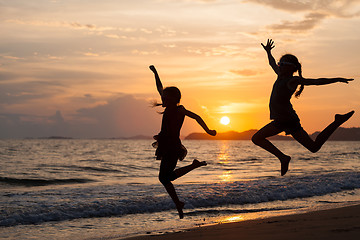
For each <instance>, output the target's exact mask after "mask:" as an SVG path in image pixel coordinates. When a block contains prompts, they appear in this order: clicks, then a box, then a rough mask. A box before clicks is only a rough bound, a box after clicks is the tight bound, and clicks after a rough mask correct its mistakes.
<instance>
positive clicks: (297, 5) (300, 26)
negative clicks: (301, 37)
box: [245, 0, 360, 32]
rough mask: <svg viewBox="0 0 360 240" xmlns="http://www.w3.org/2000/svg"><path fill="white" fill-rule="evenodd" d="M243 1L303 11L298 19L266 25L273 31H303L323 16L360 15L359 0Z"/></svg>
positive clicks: (314, 25)
mask: <svg viewBox="0 0 360 240" xmlns="http://www.w3.org/2000/svg"><path fill="white" fill-rule="evenodd" d="M245 2H251V3H257V4H262V5H265V6H270V7H272V8H274V9H277V10H283V11H287V12H291V13H294V12H304V13H305V15H304V18H303V19H302V20H299V21H288V20H284V21H282V22H281V23H279V24H273V25H270V26H268V28H269V29H271V30H275V31H292V32H304V31H308V30H312V29H314V28H315V27H316V26H318V25H319V24H321V22H322V20H323V19H325V18H331V17H333V18H353V17H358V16H360V1H359V0H315V1H303V0H296V1H289V0H247V1H245Z"/></svg>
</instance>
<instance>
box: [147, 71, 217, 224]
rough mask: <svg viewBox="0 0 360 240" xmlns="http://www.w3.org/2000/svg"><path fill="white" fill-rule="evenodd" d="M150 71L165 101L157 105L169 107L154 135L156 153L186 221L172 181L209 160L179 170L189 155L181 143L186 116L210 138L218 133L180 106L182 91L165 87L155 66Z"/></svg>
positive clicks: (162, 179) (165, 181) (168, 188)
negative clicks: (181, 132)
mask: <svg viewBox="0 0 360 240" xmlns="http://www.w3.org/2000/svg"><path fill="white" fill-rule="evenodd" d="M150 70H151V71H152V72H153V73H154V75H155V81H156V87H157V90H158V92H159V94H160V96H161V101H162V103H161V104H154V105H155V106H162V107H164V108H165V111H164V112H163V113H162V114H163V118H162V123H161V131H160V133H159V134H158V135H156V136H154V138H155V140H156V142H155V143H154V144H153V146H154V147H156V148H157V149H156V152H155V155H156V158H157V159H158V160H161V163H160V172H159V180H160V182H161V183H162V184H163V185H164V187H165V189H166V191H167V192H168V194H169V195H170V197H171V199H172V200H173V201H174V203H175V205H176V209H177V210H178V212H179V217H180V218H183V217H184V214H183V208H184V202H182V201H180V200H179V198H178V196H177V194H176V191H175V188H174V185H173V184H172V183H171V182H172V181H174V180H175V179H177V178H179V177H181V176H183V175H185V174H187V173H188V172H190V171H192V170H194V169H195V168H198V167H201V166H205V165H206V164H207V163H206V162H205V161H202V162H200V161H198V160H196V159H194V161H193V162H192V164H190V165H188V166H185V167H181V168H178V169H176V170H175V167H176V164H177V161H178V160H183V159H184V158H185V156H186V153H187V151H186V148H185V147H184V146H183V145H182V144H181V141H180V129H181V127H182V124H183V122H184V118H185V116H188V117H190V118H193V119H195V120H196V121H197V122H198V123H199V124H200V126H201V127H202V128H203V129H204V130H205V131H206V132H207V133H208V134H209V135H212V136H215V135H216V131H215V130H210V129H209V128H208V127H207V125H206V124H205V122H204V121H203V119H202V118H201V117H200V116H199V115H197V114H195V113H193V112H190V111H188V110H186V109H185V107H184V106H182V105H179V103H180V99H181V93H180V90H179V89H178V88H177V87H166V88H163V86H162V83H161V81H160V77H159V74H158V73H157V71H156V69H155V67H154V66H152V65H151V66H150Z"/></svg>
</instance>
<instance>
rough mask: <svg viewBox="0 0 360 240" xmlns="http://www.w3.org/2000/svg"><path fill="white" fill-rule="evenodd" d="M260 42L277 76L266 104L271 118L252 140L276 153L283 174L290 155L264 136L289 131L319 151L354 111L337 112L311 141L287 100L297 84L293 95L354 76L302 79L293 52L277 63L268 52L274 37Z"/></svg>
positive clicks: (287, 132) (346, 80)
mask: <svg viewBox="0 0 360 240" xmlns="http://www.w3.org/2000/svg"><path fill="white" fill-rule="evenodd" d="M261 45H262V46H263V48H264V49H265V51H266V53H267V56H268V60H269V64H270V66H271V67H272V69H273V70H274V72H275V73H276V74H277V79H276V81H275V83H274V85H273V89H272V93H271V97H270V104H269V107H270V119H272V120H273V121H272V122H270V123H269V124H267V125H266V126H264V127H263V128H261V129H260V130H259V131H258V132H257V133H255V134H254V136H253V137H252V141H253V143H255V144H256V145H258V146H260V147H262V148H264V149H265V150H267V151H268V152H270V153H272V154H273V155H275V156H276V157H277V158H278V159H279V160H280V163H281V175H282V176H283V175H285V173H286V172H287V170H288V167H289V162H290V160H291V157H290V156H288V155H285V154H284V153H282V152H281V151H280V150H279V149H278V148H276V147H275V146H274V145H273V144H272V143H271V142H270V141H269V140H267V139H266V138H267V137H270V136H274V135H277V134H279V133H281V132H283V131H285V133H286V134H287V135H288V134H291V135H292V136H293V138H294V139H295V140H296V141H298V142H299V143H300V144H301V145H303V146H304V147H305V148H307V149H308V150H310V151H311V152H313V153H315V152H317V151H319V150H320V148H321V147H322V145H323V144H324V143H325V142H326V141H327V139H328V138H329V137H330V135H331V134H332V133H333V132H334V131H335V130H336V129H337V128H338V127H339V126H340V125H341V124H343V123H344V122H346V121H347V120H348V119H349V118H350V117H351V116H352V115H353V114H354V111H351V112H348V113H346V114H336V115H335V120H334V121H333V122H332V123H331V124H330V125H329V126H327V127H326V128H325V129H324V130H323V131H322V132H321V133H320V134H319V135H318V136H317V137H316V139H315V141H313V140H312V139H311V138H310V137H309V135H308V133H307V132H306V131H305V130H304V129H303V128H302V126H301V124H300V119H299V117H298V116H297V114H296V112H295V110H294V109H293V107H292V105H291V103H290V99H291V97H292V95H293V94H294V93H295V91H296V89H297V87H298V86H299V85H300V88H299V90H298V91H297V92H296V93H295V97H299V96H300V94H301V92H302V91H303V89H304V86H305V85H325V84H331V83H336V82H342V83H348V82H349V81H352V80H354V79H346V78H318V79H311V78H303V76H302V70H301V64H300V63H299V61H298V59H297V58H296V57H295V56H294V55H291V54H285V55H284V56H282V57H281V59H280V61H279V63H278V64H276V62H275V59H274V57H273V56H272V54H271V50H272V49H273V48H274V47H275V46H274V42H273V40H271V39H268V40H267V44H266V46H265V45H264V44H262V43H261ZM296 71H297V72H298V73H299V76H293V74H294V73H295V72H296Z"/></svg>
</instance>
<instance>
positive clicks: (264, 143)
mask: <svg viewBox="0 0 360 240" xmlns="http://www.w3.org/2000/svg"><path fill="white" fill-rule="evenodd" d="M281 132H282V131H281V130H279V129H278V128H277V127H275V125H274V123H273V122H271V123H269V124H267V125H266V126H264V127H263V128H261V129H260V130H259V131H258V132H257V133H255V134H254V136H253V137H252V138H251V140H252V141H253V143H254V144H256V145H258V146H259V147H262V148H263V149H265V150H266V151H268V152H270V153H272V154H273V155H275V156H276V157H277V158H278V159H279V160H280V163H281V176H283V175H285V173H286V172H287V171H288V169H289V162H290V160H291V157H290V156H288V155H285V154H284V153H283V152H281V151H280V150H279V149H278V148H277V147H275V146H274V145H273V144H272V143H271V142H270V141H269V140H267V139H266V138H267V137H271V136H275V135H277V134H279V133H281Z"/></svg>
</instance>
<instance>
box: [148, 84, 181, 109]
mask: <svg viewBox="0 0 360 240" xmlns="http://www.w3.org/2000/svg"><path fill="white" fill-rule="evenodd" d="M163 95H167V97H168V98H170V99H171V100H172V101H173V102H174V103H175V104H178V103H180V99H181V92H180V90H179V89H178V88H177V87H166V88H164V90H163ZM152 105H153V107H157V106H162V105H163V104H162V103H159V102H157V101H156V100H155V101H154V102H153V103H152Z"/></svg>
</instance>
